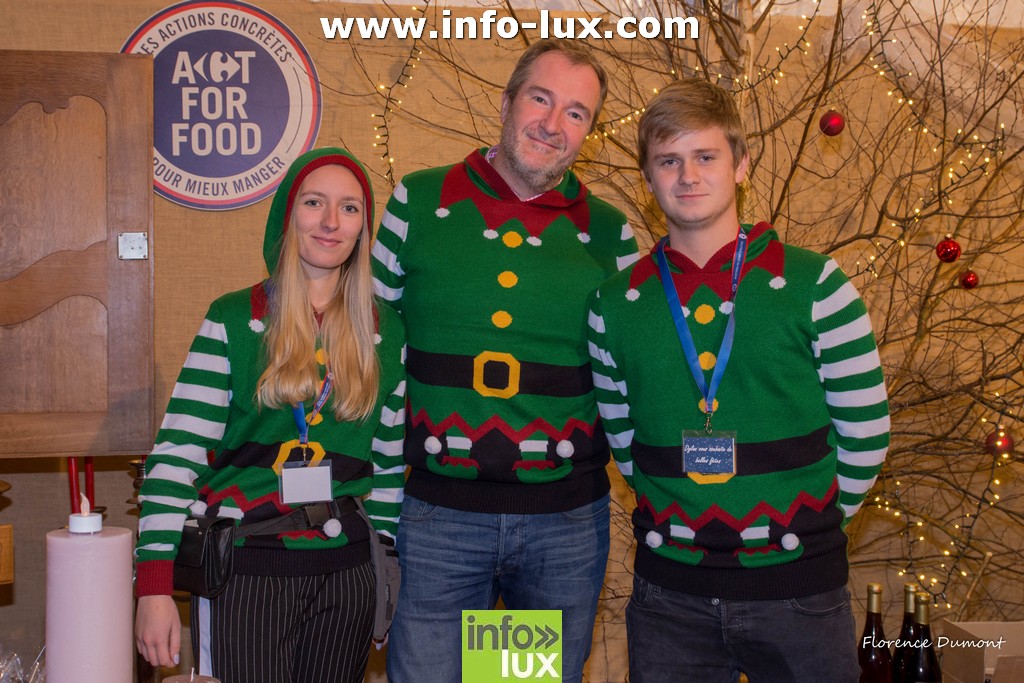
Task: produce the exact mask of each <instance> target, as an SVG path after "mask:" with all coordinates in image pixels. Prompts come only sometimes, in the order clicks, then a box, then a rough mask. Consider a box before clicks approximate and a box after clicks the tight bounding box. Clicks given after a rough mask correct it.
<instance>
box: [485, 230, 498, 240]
mask: <svg viewBox="0 0 1024 683" xmlns="http://www.w3.org/2000/svg"><path fill="white" fill-rule="evenodd" d="M484 237H486V238H487V239H489V240H496V239H498V231H497V230H484Z"/></svg>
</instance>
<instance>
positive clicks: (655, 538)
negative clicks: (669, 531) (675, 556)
mask: <svg viewBox="0 0 1024 683" xmlns="http://www.w3.org/2000/svg"><path fill="white" fill-rule="evenodd" d="M644 541H646V542H647V546H648V547H650V548H658V547H661V544H662V543H664V542H665V537H664V536H662V535H661V534H659V533H658V532H657V531H648V532H647V536H646V537H644Z"/></svg>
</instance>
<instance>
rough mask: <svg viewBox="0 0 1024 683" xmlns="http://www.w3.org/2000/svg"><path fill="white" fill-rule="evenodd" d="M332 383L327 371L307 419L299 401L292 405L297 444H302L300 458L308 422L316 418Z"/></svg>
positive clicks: (303, 456)
mask: <svg viewBox="0 0 1024 683" xmlns="http://www.w3.org/2000/svg"><path fill="white" fill-rule="evenodd" d="M332 383H333V380H332V377H331V373H330V372H328V373H327V375H326V376H325V377H324V381H323V383H322V384H321V385H320V395H319V396H317V399H316V402H315V403H314V404H313V412H312V413H310V414H309V419H308V420H307V419H306V409H305V406H304V405H303V404H301V403H299V404H297V405H294V406H292V417H293V418H295V427H296V428H297V429H298V430H299V445H300V446H302V459H303V461H305V459H306V446H307V445H309V423H310V422H312V421H313V420H315V419H316V416H317V415H318V414H319V413H320V410H321V409H322V408H323V407H324V404H325V403H327V397H328V396H330V395H331V385H332Z"/></svg>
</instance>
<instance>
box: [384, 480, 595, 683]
mask: <svg viewBox="0 0 1024 683" xmlns="http://www.w3.org/2000/svg"><path fill="white" fill-rule="evenodd" d="M608 524H609V522H608V496H607V495H606V496H604V497H603V498H601V499H600V500H596V501H594V502H593V503H588V504H586V505H583V506H581V507H578V508H575V509H573V510H568V511H566V512H555V513H550V514H535V515H513V514H483V513H478V512H462V511H460V510H453V509H451V508H446V507H441V506H440V505H432V504H430V503H427V502H425V501H422V500H419V499H417V498H414V497H412V496H408V495H407V496H406V497H405V500H404V501H403V502H402V520H401V522H400V523H399V525H398V556H399V558H400V562H401V564H402V588H401V591H400V592H399V598H398V612H397V614H396V615H395V621H394V623H393V624H392V625H391V634H390V640H389V644H388V680H389V681H391V683H459V681H461V680H462V637H461V636H462V634H461V628H462V610H464V609H491V608H493V607H494V605H495V602H496V601H497V600H498V596H499V595H500V596H501V598H502V601H503V602H504V603H505V607H506V608H508V609H557V610H561V611H562V680H563V681H565V683H579V682H580V681H581V680H582V678H583V663H584V662H585V661H586V659H587V655H589V654H590V641H591V640H592V638H593V634H594V618H595V615H596V613H597V599H598V596H599V595H600V593H601V586H602V585H603V583H604V571H605V565H606V564H607V561H608V543H609V537H608Z"/></svg>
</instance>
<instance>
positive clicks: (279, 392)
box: [256, 207, 380, 421]
mask: <svg viewBox="0 0 1024 683" xmlns="http://www.w3.org/2000/svg"><path fill="white" fill-rule="evenodd" d="M365 211H366V215H367V217H368V216H369V211H370V207H366V209H365ZM293 216H294V214H292V215H291V216H289V218H288V230H286V231H285V234H284V237H283V238H282V240H281V257H280V259H279V260H278V263H277V268H275V270H274V273H272V274H271V278H270V279H271V292H270V296H269V299H270V308H269V313H268V322H267V331H266V333H265V335H264V353H265V357H266V369H265V370H264V371H263V374H262V375H261V376H260V379H259V382H258V384H257V388H256V399H257V402H258V404H259V405H261V406H267V407H270V408H281V407H284V406H285V405H295V404H298V403H301V402H303V401H305V400H307V399H310V398H312V397H313V396H314V394H315V393H316V392H317V391H318V390H319V388H320V367H319V364H318V363H317V360H316V354H317V349H316V342H317V337H318V336H319V339H320V346H321V349H322V352H323V354H324V356H325V359H326V361H327V367H329V368H330V369H331V373H332V376H333V381H334V389H333V391H332V392H331V407H332V409H333V412H334V416H335V418H336V419H337V420H339V421H350V420H365V419H367V418H368V417H369V416H370V414H371V413H372V412H373V408H374V406H375V405H376V403H377V393H378V390H379V386H380V367H379V365H378V362H377V352H376V343H375V337H376V334H377V319H376V302H375V300H374V298H373V279H372V276H371V273H370V237H369V230H368V229H367V230H366V231H364V232H363V233H360V235H359V240H358V241H357V242H356V245H355V247H354V248H353V250H352V254H351V255H350V256H349V258H348V260H347V261H345V263H344V264H342V266H341V277H340V278H339V279H338V286H337V289H336V290H335V291H334V295H333V296H332V297H331V301H330V303H329V304H328V306H327V308H326V309H325V310H324V314H323V323H322V325H321V326H320V330H319V335H318V332H317V324H316V319H315V318H314V316H313V304H312V302H311V301H310V298H309V276H308V275H307V274H306V271H305V270H304V269H303V268H302V263H301V260H300V258H299V249H298V236H297V235H298V230H297V229H296V228H295V221H294V218H293ZM367 220H369V218H367Z"/></svg>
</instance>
